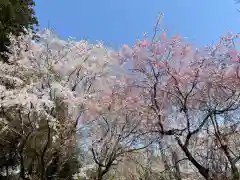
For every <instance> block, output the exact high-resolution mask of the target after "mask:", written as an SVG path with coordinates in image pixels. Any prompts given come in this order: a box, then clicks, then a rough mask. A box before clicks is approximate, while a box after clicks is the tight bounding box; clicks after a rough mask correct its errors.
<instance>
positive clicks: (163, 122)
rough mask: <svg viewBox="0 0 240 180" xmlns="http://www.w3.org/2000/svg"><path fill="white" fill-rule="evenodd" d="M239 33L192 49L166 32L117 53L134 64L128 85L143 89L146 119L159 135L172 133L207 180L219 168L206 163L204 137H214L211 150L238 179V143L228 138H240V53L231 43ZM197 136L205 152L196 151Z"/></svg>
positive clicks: (170, 134) (213, 177) (212, 176)
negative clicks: (239, 114)
mask: <svg viewBox="0 0 240 180" xmlns="http://www.w3.org/2000/svg"><path fill="white" fill-rule="evenodd" d="M237 37H238V35H236V36H234V35H231V34H230V35H229V36H226V37H224V38H222V39H221V41H220V43H219V44H217V45H216V46H215V47H210V46H209V47H205V48H201V49H194V48H193V47H191V45H190V44H186V43H184V42H183V41H182V40H181V38H180V37H179V36H174V37H172V38H167V34H166V33H165V32H163V33H162V34H161V36H160V37H159V38H154V39H153V40H152V41H149V40H147V39H146V40H143V41H140V42H138V43H136V45H134V46H133V47H132V48H130V47H129V46H127V45H125V46H123V48H122V51H121V52H123V53H122V54H120V56H119V57H118V59H119V61H120V62H127V63H128V66H130V70H131V72H130V73H129V74H131V76H132V77H133V78H132V79H134V80H133V81H132V82H131V84H130V85H129V86H131V87H135V88H138V91H141V96H140V97H141V100H140V101H138V103H140V104H141V106H142V107H143V108H142V112H147V114H145V116H142V117H141V118H143V119H142V121H145V122H146V124H148V125H149V128H150V129H149V130H150V131H151V132H155V133H156V134H158V135H159V137H160V138H162V137H163V136H171V137H173V139H174V142H175V143H176V144H177V145H178V148H179V151H180V152H183V154H184V156H185V157H187V159H188V161H190V162H191V164H193V165H194V168H195V169H196V170H197V171H198V172H199V173H200V174H201V175H202V176H203V177H204V178H205V179H215V178H216V177H218V176H217V175H218V174H219V172H217V171H216V170H215V169H214V168H213V167H211V166H209V165H204V164H203V163H202V162H203V158H205V160H206V157H205V155H206V154H207V153H208V150H210V148H206V147H208V146H207V144H206V143H207V141H203V139H204V137H205V138H206V137H208V138H210V139H211V140H212V141H215V143H216V144H214V146H215V147H214V148H213V149H211V150H212V151H213V153H217V154H218V153H222V154H221V155H220V156H221V157H223V156H224V161H225V162H226V163H227V169H228V170H230V177H231V178H232V179H239V171H238V168H237V164H236V163H237V162H238V160H239V156H238V155H237V154H238V153H237V152H238V148H239V146H238V143H235V146H233V145H231V143H230V142H232V141H230V139H229V138H230V134H231V136H232V137H233V136H234V137H235V138H236V136H237V134H238V124H239V120H238V118H239V117H238V110H239V105H240V104H239V100H240V97H239V96H240V94H239V85H240V81H239V73H240V72H239V56H238V52H237V51H236V49H235V47H234V43H233V39H234V38H237ZM146 109H147V111H146ZM220 127H223V128H220ZM229 133H230V134H229ZM233 134H234V135H233ZM198 136H199V137H201V138H199V139H201V141H198V143H197V147H198V148H200V149H202V150H201V151H202V152H201V151H198V152H194V151H193V149H194V147H195V146H196V144H195V143H196V142H195V141H196V137H198ZM174 142H173V143H174ZM199 153H200V155H199ZM197 154H198V155H197ZM210 159H211V158H210V157H207V161H210ZM211 161H213V159H211ZM214 161H215V163H219V162H220V161H218V159H216V160H214ZM228 178H229V177H228Z"/></svg>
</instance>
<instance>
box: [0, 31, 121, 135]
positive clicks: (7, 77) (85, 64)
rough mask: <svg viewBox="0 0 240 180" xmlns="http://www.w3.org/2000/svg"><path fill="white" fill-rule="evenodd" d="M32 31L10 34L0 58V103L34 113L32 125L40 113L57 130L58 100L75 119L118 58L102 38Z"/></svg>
mask: <svg viewBox="0 0 240 180" xmlns="http://www.w3.org/2000/svg"><path fill="white" fill-rule="evenodd" d="M33 36H34V35H33V34H32V33H31V32H27V33H26V35H24V34H22V35H20V36H19V37H15V36H13V35H11V34H10V35H9V37H10V41H11V45H10V46H9V47H8V49H9V53H7V56H8V57H9V61H8V62H7V63H6V62H0V108H1V109H3V110H4V111H5V112H12V113H15V112H16V111H17V110H19V111H21V113H22V114H25V115H26V114H29V113H35V114H36V113H37V114H38V115H37V118H36V119H34V124H35V128H39V122H40V119H41V120H42V119H45V120H47V121H48V122H49V125H50V126H51V127H52V128H53V129H55V130H56V131H57V129H58V127H59V124H60V123H59V119H58V118H57V117H56V115H54V113H53V112H55V114H56V113H58V112H56V111H57V108H56V107H57V104H62V106H64V107H66V108H67V114H66V115H65V117H62V118H64V119H68V120H73V121H75V120H76V118H77V117H78V116H79V113H80V112H81V109H83V108H85V109H87V108H88V104H90V103H89V100H91V97H97V96H98V94H97V93H98V92H100V91H103V90H104V89H107V88H109V87H110V86H111V82H109V78H108V77H109V75H110V74H111V75H113V74H117V71H116V68H117V60H114V58H111V53H112V52H111V51H110V50H108V49H106V48H105V47H104V46H103V44H101V43H98V44H90V43H88V42H87V41H79V42H76V41H72V40H61V39H59V38H58V37H57V36H56V35H55V34H54V33H53V32H51V31H50V30H48V29H46V30H44V31H43V32H41V33H39V34H37V37H38V39H37V40H33ZM114 67H116V68H114ZM0 118H5V117H0ZM56 137H57V136H55V137H54V138H56Z"/></svg>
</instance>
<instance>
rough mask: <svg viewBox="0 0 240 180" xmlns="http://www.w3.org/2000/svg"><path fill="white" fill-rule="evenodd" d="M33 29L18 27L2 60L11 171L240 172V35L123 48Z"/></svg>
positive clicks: (51, 174) (62, 175)
mask: <svg viewBox="0 0 240 180" xmlns="http://www.w3.org/2000/svg"><path fill="white" fill-rule="evenodd" d="M33 36H34V34H33V33H31V31H28V32H26V33H25V34H23V33H22V34H20V36H14V35H12V34H10V35H9V40H10V41H11V44H10V45H9V46H8V50H9V53H5V54H6V56H8V63H6V62H1V64H0V76H1V77H0V79H1V81H0V98H1V101H0V106H1V110H0V118H1V124H0V133H1V139H0V143H1V147H3V148H2V149H3V151H2V152H1V155H0V158H1V164H0V168H1V170H2V173H4V172H6V174H8V175H7V176H10V175H11V171H10V169H11V168H15V169H16V168H19V172H18V173H16V174H17V176H20V178H21V179H41V180H45V179H84V180H87V179H95V180H104V179H109V180H110V179H127V180H128V179H129V180H130V179H131V180H133V179H136V180H137V179H142V180H143V179H144V180H148V179H153V180H163V179H164V180H170V179H174V180H187V179H199V180H201V179H207V180H213V179H214V180H218V179H229V180H238V179H239V160H240V156H239V153H240V149H239V148H240V146H239V115H238V114H239V107H240V91H239V89H240V79H239V76H240V75H239V73H240V69H239V53H238V52H237V50H236V49H235V46H234V39H235V38H238V36H239V35H232V34H229V35H228V36H226V37H223V38H221V39H220V42H219V43H218V44H217V45H216V46H212V47H209V46H208V47H203V48H199V49H194V48H193V47H192V46H191V45H190V44H187V43H186V42H184V41H183V40H182V39H181V38H180V37H179V36H173V37H168V36H167V33H166V32H162V33H161V34H160V36H159V37H157V36H154V38H152V40H148V39H143V40H141V41H138V42H136V44H135V45H134V46H133V47H129V46H128V45H123V47H122V48H121V49H120V51H119V52H115V51H113V50H111V49H110V48H106V47H104V45H103V44H102V43H97V44H90V43H88V42H87V41H80V42H77V41H74V40H72V39H69V40H61V39H59V38H58V37H57V36H56V35H55V34H54V33H53V32H51V31H49V30H47V29H46V30H45V31H43V32H41V33H38V34H37V36H38V40H32V39H33V38H32V37H33ZM13 139H14V140H15V141H13Z"/></svg>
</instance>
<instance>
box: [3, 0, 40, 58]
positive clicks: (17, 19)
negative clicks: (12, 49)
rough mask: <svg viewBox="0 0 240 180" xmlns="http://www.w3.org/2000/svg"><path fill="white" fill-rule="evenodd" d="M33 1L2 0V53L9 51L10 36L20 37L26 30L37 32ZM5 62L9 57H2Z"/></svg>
mask: <svg viewBox="0 0 240 180" xmlns="http://www.w3.org/2000/svg"><path fill="white" fill-rule="evenodd" d="M34 6H35V3H34V1H33V0H25V1H22V0H1V2H0V52H5V51H7V48H6V46H8V45H9V43H10V41H9V39H8V34H9V33H13V34H14V35H19V34H20V33H21V32H24V28H27V29H28V28H30V29H31V30H36V26H38V20H37V17H36V16H35V11H34V9H33V8H34ZM0 58H3V60H7V57H5V56H2V55H1V56H0Z"/></svg>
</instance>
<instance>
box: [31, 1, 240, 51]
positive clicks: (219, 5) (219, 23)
mask: <svg viewBox="0 0 240 180" xmlns="http://www.w3.org/2000/svg"><path fill="white" fill-rule="evenodd" d="M35 2H36V14H37V16H38V19H39V22H40V28H45V27H47V26H48V22H49V24H50V27H51V28H52V29H53V30H54V31H55V32H57V34H59V35H60V36H61V37H63V38H66V37H69V36H73V37H76V38H77V39H78V40H79V39H88V40H90V41H96V40H102V41H104V42H105V43H106V44H107V45H112V46H114V47H118V46H119V45H121V44H125V43H127V44H130V45H132V44H133V43H134V42H135V40H136V39H137V38H141V37H142V35H143V33H144V32H149V33H152V32H153V28H154V24H155V22H156V17H157V15H158V14H159V12H163V13H164V15H165V18H164V23H163V26H164V27H166V28H168V29H169V30H170V32H171V34H175V33H178V34H180V35H182V36H185V37H188V40H189V41H191V42H193V43H194V44H195V45H206V44H211V43H212V42H216V40H218V37H219V36H222V35H225V34H226V33H227V32H228V31H229V30H232V31H233V32H234V33H237V32H240V12H237V10H236V9H237V8H239V9H240V4H239V5H236V4H234V0H36V1H35Z"/></svg>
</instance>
